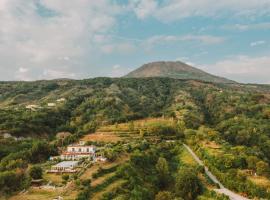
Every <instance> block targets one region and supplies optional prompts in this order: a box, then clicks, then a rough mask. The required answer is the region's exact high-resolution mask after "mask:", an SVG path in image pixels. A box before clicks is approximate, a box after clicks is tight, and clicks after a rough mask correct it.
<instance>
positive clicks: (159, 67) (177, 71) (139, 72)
mask: <svg viewBox="0 0 270 200" xmlns="http://www.w3.org/2000/svg"><path fill="white" fill-rule="evenodd" d="M124 77H127V78H142V77H169V78H175V79H196V80H202V81H208V82H215V83H235V81H232V80H229V79H226V78H223V77H219V76H215V75H212V74H209V73H206V72H204V71H203V70H200V69H197V68H195V67H192V66H190V65H188V64H186V63H183V62H180V61H176V62H171V61H170V62H165V61H160V62H152V63H148V64H144V65H143V66H141V67H140V68H138V69H136V70H134V71H132V72H130V73H128V74H127V75H126V76H124Z"/></svg>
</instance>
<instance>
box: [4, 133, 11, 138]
mask: <svg viewBox="0 0 270 200" xmlns="http://www.w3.org/2000/svg"><path fill="white" fill-rule="evenodd" d="M3 138H4V139H8V138H12V135H11V134H10V133H4V134H3Z"/></svg>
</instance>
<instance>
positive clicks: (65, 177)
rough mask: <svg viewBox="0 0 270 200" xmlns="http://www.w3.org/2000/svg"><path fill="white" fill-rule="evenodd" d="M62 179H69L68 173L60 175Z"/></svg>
mask: <svg viewBox="0 0 270 200" xmlns="http://www.w3.org/2000/svg"><path fill="white" fill-rule="evenodd" d="M62 179H63V181H64V182H67V181H68V179H69V175H68V174H64V175H63V176H62Z"/></svg>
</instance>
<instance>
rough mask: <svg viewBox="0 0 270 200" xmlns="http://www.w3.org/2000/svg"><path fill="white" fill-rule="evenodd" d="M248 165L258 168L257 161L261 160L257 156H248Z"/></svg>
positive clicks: (250, 167)
mask: <svg viewBox="0 0 270 200" xmlns="http://www.w3.org/2000/svg"><path fill="white" fill-rule="evenodd" d="M246 160H247V165H248V168H249V169H253V170H255V169H256V163H257V162H258V161H259V159H258V158H257V157H256V156H248V157H247V159H246Z"/></svg>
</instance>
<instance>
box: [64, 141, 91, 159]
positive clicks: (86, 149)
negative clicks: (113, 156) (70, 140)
mask: <svg viewBox="0 0 270 200" xmlns="http://www.w3.org/2000/svg"><path fill="white" fill-rule="evenodd" d="M95 152H96V147H95V146H84V145H83V143H80V144H75V145H74V144H73V145H69V146H68V147H67V150H66V151H64V152H63V153H62V154H61V156H60V158H61V159H62V160H79V159H81V158H88V159H90V158H92V159H94V157H95Z"/></svg>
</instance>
